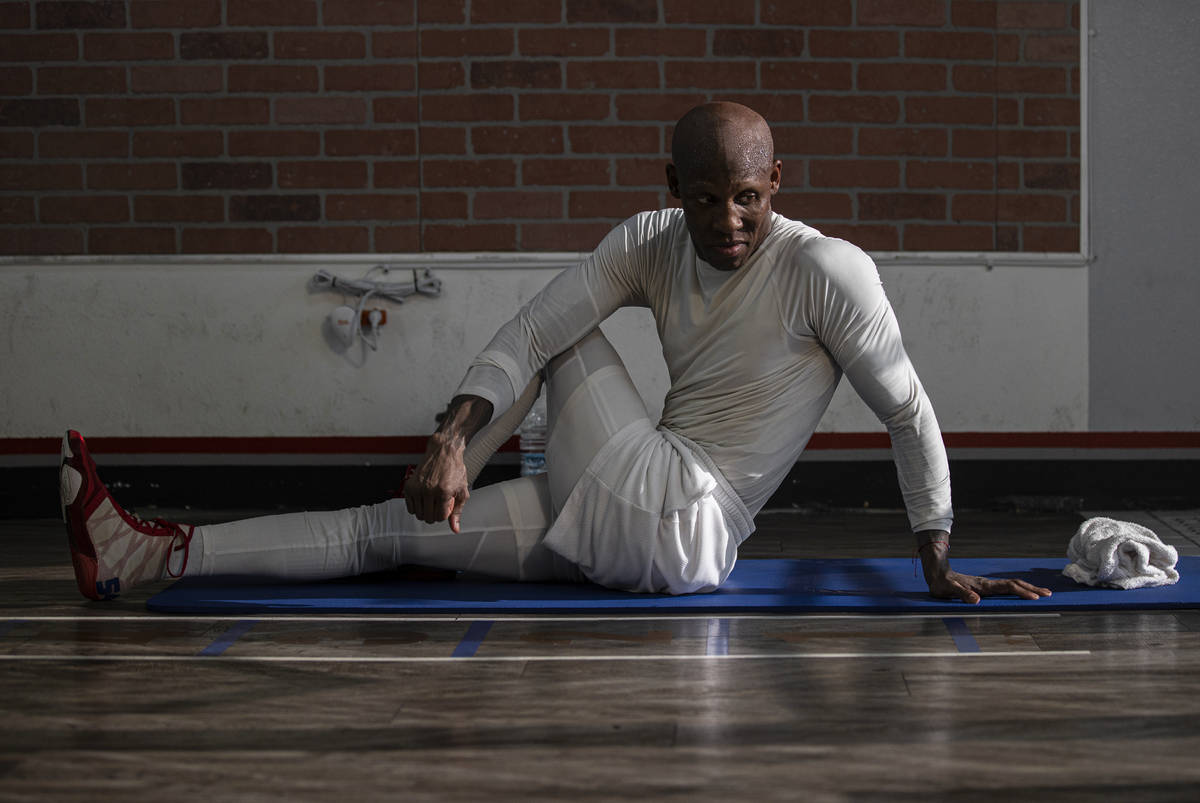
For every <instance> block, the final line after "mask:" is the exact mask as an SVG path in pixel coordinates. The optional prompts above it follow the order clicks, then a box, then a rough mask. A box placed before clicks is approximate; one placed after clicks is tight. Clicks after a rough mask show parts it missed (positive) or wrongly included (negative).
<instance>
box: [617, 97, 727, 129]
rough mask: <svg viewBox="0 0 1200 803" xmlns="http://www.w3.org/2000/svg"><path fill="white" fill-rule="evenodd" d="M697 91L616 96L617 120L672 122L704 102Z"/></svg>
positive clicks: (703, 98) (704, 98)
mask: <svg viewBox="0 0 1200 803" xmlns="http://www.w3.org/2000/svg"><path fill="white" fill-rule="evenodd" d="M705 100H707V98H706V97H705V96H704V95H703V94H699V93H686V94H680V93H658V92H652V93H642V94H633V95H618V96H617V119H618V120H661V121H663V122H667V123H674V122H675V121H676V120H678V119H679V118H680V117H682V116H683V115H684V113H685V112H687V110H688V109H690V108H692V107H693V106H696V105H698V104H701V103H704V101H705Z"/></svg>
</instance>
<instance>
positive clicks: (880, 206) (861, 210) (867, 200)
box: [858, 192, 946, 220]
mask: <svg viewBox="0 0 1200 803" xmlns="http://www.w3.org/2000/svg"><path fill="white" fill-rule="evenodd" d="M945 216H946V196H945V195H941V194H940V193H917V192H909V193H901V192H885V193H859V196H858V217H859V219H860V220H941V219H942V218H944V217H945Z"/></svg>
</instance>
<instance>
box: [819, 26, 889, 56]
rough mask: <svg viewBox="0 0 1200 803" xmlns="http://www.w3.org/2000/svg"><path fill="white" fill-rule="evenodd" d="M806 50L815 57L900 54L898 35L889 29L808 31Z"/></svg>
mask: <svg viewBox="0 0 1200 803" xmlns="http://www.w3.org/2000/svg"><path fill="white" fill-rule="evenodd" d="M911 35H912V34H909V36H911ZM808 52H809V55H811V56H815V57H817V58H841V57H847V58H856V59H883V58H890V57H892V56H898V55H900V36H899V34H896V33H893V32H891V31H809V33H808Z"/></svg>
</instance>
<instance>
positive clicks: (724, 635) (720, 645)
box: [704, 619, 729, 655]
mask: <svg viewBox="0 0 1200 803" xmlns="http://www.w3.org/2000/svg"><path fill="white" fill-rule="evenodd" d="M704 654H705V655H729V620H728V619H709V620H708V643H707V644H706V645H705V651H704Z"/></svg>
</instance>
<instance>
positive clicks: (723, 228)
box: [713, 201, 742, 234]
mask: <svg viewBox="0 0 1200 803" xmlns="http://www.w3.org/2000/svg"><path fill="white" fill-rule="evenodd" d="M713 228H715V229H716V230H717V231H720V232H722V233H725V234H732V233H733V232H735V231H740V230H741V228H742V215H741V213H740V212H739V211H738V208H737V204H735V203H734V202H733V201H730V202H729V203H727V204H725V205H724V206H723V207H722V208H721V209H720V210H719V211H718V212H717V214H716V215H715V217H714V220H713Z"/></svg>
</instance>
